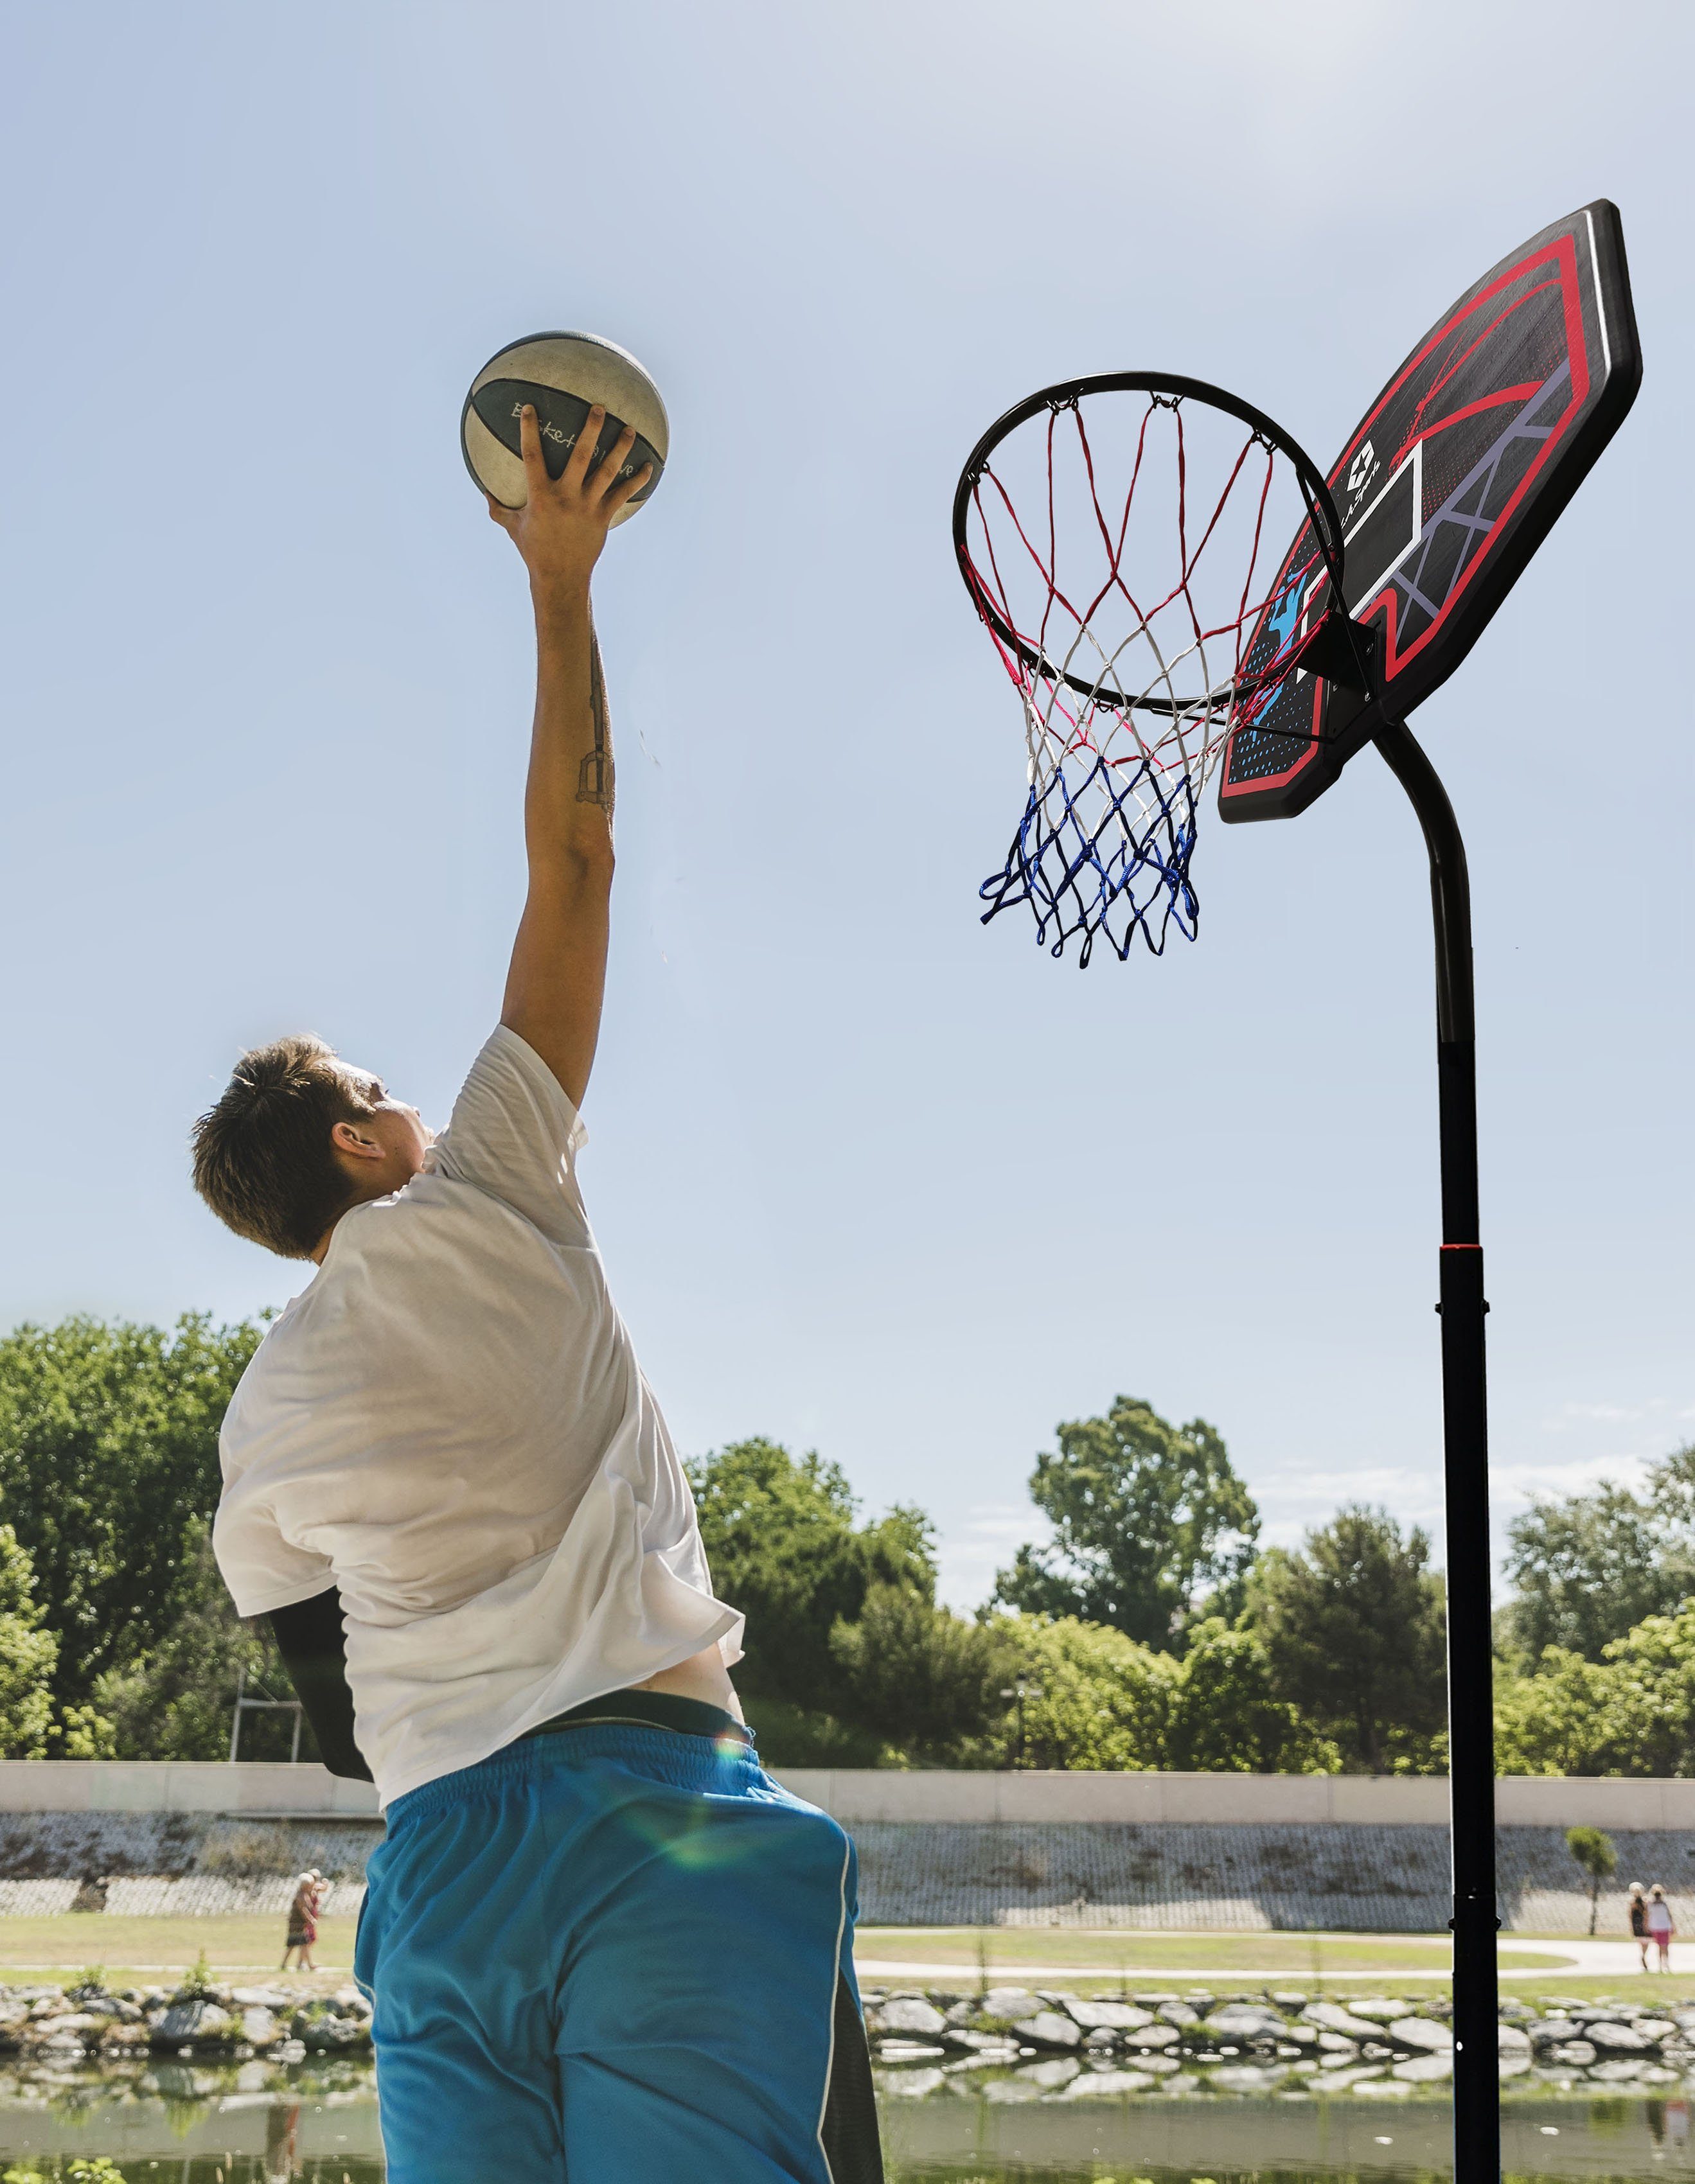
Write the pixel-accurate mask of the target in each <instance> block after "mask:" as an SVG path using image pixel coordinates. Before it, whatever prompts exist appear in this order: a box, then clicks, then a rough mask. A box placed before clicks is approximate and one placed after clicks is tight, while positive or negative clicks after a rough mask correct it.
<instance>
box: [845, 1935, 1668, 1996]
mask: <svg viewBox="0 0 1695 2184" xmlns="http://www.w3.org/2000/svg"><path fill="white" fill-rule="evenodd" d="M1319 1938H1320V1939H1322V1937H1319ZM1349 1938H1350V1939H1351V1940H1363V1939H1366V1938H1368V1937H1367V1936H1349ZM1384 1938H1385V1939H1386V1940H1388V1939H1392V1940H1393V1942H1394V1943H1395V1946H1396V1947H1397V1949H1399V1948H1403V1947H1407V1946H1408V1944H1409V1943H1411V1942H1424V1941H1425V1940H1426V1937H1425V1936H1423V1935H1415V1934H1396V1935H1394V1936H1384ZM1427 1945H1428V1947H1430V1949H1431V1950H1432V1951H1436V1950H1440V1951H1441V1962H1440V1963H1439V1964H1432V1965H1431V1966H1430V1970H1428V1971H1422V1970H1411V1969H1409V1968H1408V1966H1407V1965H1405V1964H1393V1965H1386V1966H1385V1967H1384V1968H1383V1969H1382V1970H1376V1971H1374V1970H1372V1969H1371V1967H1370V1966H1369V1965H1366V1966H1365V1967H1363V1969H1361V1970H1354V1969H1352V1968H1349V1969H1347V1970H1330V1968H1329V1967H1328V1966H1325V1967H1324V1969H1323V1970H1322V1972H1321V1975H1320V1976H1321V1977H1322V1978H1323V1980H1324V1982H1325V1984H1326V1985H1327V1986H1328V1985H1330V1984H1331V1983H1333V1982H1334V1981H1336V1980H1343V1979H1345V1980H1348V1981H1360V1980H1370V1981H1374V1983H1375V1984H1376V1985H1378V1986H1399V1985H1400V1984H1401V1982H1402V1981H1404V1980H1426V1979H1444V1980H1445V1979H1448V1978H1451V1977H1452V1958H1450V1956H1449V1953H1448V1951H1449V1944H1448V1942H1447V1941H1446V1940H1445V1939H1442V1938H1441V1937H1439V1936H1430V1937H1429V1939H1428V1944H1427ZM1515 1949H1516V1950H1518V1951H1519V1952H1523V1953H1535V1954H1536V1955H1537V1956H1539V1957H1558V1958H1560V1959H1561V1962H1560V1963H1559V1964H1558V1965H1548V1964H1540V1965H1536V1964H1532V1965H1529V1966H1525V1965H1521V1964H1514V1962H1513V1955H1514V1950H1515ZM1058 1953H1059V1952H1056V1954H1058ZM1673 1961H1674V1963H1675V1957H1674V1959H1673ZM1499 1963H1500V1976H1501V1977H1502V1978H1503V1980H1510V1979H1540V1980H1548V1979H1554V1978H1557V1977H1558V1975H1559V1973H1560V1972H1562V1971H1566V1972H1573V1973H1580V1974H1581V1975H1583V1976H1584V1977H1586V1978H1589V1979H1620V1978H1623V1977H1625V1975H1631V1974H1636V1973H1639V1972H1640V1971H1641V1970H1642V1966H1641V1964H1639V1963H1638V1962H1637V1959H1636V1945H1635V1943H1634V1942H1601V1941H1593V1942H1592V1941H1590V1940H1589V1939H1588V1938H1587V1937H1586V1936H1584V1937H1583V1938H1581V1939H1579V1938H1576V1937H1571V1938H1568V1937H1566V1936H1564V1935H1562V1936H1561V1937H1560V1938H1559V1940H1558V1941H1556V1942H1546V1941H1544V1942H1532V1941H1523V1942H1510V1941H1504V1940H1503V1942H1502V1943H1501V1953H1500V1959H1499ZM854 1969H855V1970H856V1971H857V1972H858V1974H859V1975H860V1977H861V1979H867V1980H889V1979H900V1980H915V1981H930V1982H933V1983H934V1984H935V1985H937V1986H943V1985H945V1984H946V1982H947V1981H950V1980H957V1979H958V1978H959V1977H960V1976H961V1975H962V1974H966V1973H968V1974H970V1975H973V1977H974V1976H975V1975H976V1973H977V1970H978V1966H977V1964H976V1961H975V1959H974V1958H973V1961H972V1962H971V1963H969V1964H908V1963H906V1962H896V1961H895V1960H894V1959H892V1958H884V1957H861V1956H859V1955H857V1954H856V1956H855V1958H854ZM984 1970H986V1971H987V1973H988V1974H989V1975H990V1977H991V1978H994V1979H997V1980H1006V1981H1009V1982H1010V1981H1018V1982H1021V1983H1026V1984H1027V1983H1028V1982H1029V1981H1031V1980H1038V1979H1079V1978H1087V1977H1090V1976H1093V1977H1096V1978H1098V1979H1102V1980H1117V1979H1119V1978H1124V1979H1144V1980H1147V1981H1167V1982H1168V1981H1172V1980H1190V1981H1194V1982H1195V1983H1196V1985H1197V1986H1199V1985H1208V1986H1216V1985H1218V1984H1219V1983H1220V1982H1222V1981H1226V1980H1230V1981H1241V1980H1252V1981H1257V1982H1258V1983H1260V1984H1261V1985H1264V1986H1271V1985H1273V1984H1274V1983H1275V1984H1278V1985H1283V1986H1287V1985H1289V1984H1290V1983H1291V1981H1292V1982H1293V1983H1294V1984H1296V1985H1297V1986H1298V1985H1299V1984H1300V1983H1301V1981H1302V1979H1303V1978H1305V1979H1307V1980H1309V1981H1310V1979H1311V1978H1312V1974H1311V1973H1310V1971H1304V1970H1302V1967H1300V1966H1299V1965H1296V1964H1289V1965H1285V1966H1284V1967H1282V1968H1281V1969H1280V1970H1266V1969H1264V1968H1263V1967H1260V1968H1257V1969H1256V1968H1248V1969H1244V1970H1241V1971H1232V1970H1230V1969H1229V1966H1228V1965H1225V1964H1207V1965H1205V1966H1201V1967H1190V1966H1187V1965H1183V1964H1123V1965H1120V1964H993V1963H991V1964H988V1965H986V1966H985V1967H984Z"/></svg>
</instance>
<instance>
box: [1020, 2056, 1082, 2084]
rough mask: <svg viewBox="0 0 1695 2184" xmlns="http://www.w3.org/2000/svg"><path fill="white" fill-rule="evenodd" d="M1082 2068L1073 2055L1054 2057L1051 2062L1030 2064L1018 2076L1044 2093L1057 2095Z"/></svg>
mask: <svg viewBox="0 0 1695 2184" xmlns="http://www.w3.org/2000/svg"><path fill="white" fill-rule="evenodd" d="M1082 2068H1083V2065H1082V2064H1080V2063H1079V2061H1078V2060H1077V2058H1076V2057H1075V2056H1074V2055H1056V2056H1055V2057H1054V2058H1053V2059H1052V2060H1051V2062H1046V2063H1032V2064H1029V2067H1028V2068H1027V2069H1025V2070H1020V2071H1019V2073H1018V2075H1019V2076H1020V2077H1021V2078H1028V2079H1029V2081H1030V2083H1031V2084H1032V2085H1033V2086H1040V2087H1041V2089H1042V2091H1043V2092H1045V2093H1057V2092H1059V2091H1060V2090H1061V2089H1062V2087H1066V2086H1068V2085H1069V2084H1070V2083H1071V2081H1072V2080H1073V2078H1074V2077H1076V2076H1077V2075H1078V2073H1079V2071H1080V2070H1082Z"/></svg>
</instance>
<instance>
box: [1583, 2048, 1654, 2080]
mask: <svg viewBox="0 0 1695 2184" xmlns="http://www.w3.org/2000/svg"><path fill="white" fill-rule="evenodd" d="M1647 2068H1648V2065H1647V2064H1646V2063H1644V2062H1642V2060H1641V2059H1639V2058H1638V2057H1636V2056H1634V2055H1620V2056H1615V2057H1614V2058H1613V2059H1611V2060H1610V2061H1608V2062H1605V2063H1597V2064H1594V2065H1593V2066H1592V2069H1591V2070H1590V2072H1589V2075H1590V2077H1591V2078H1592V2079H1598V2080H1599V2081H1600V2082H1601V2083H1602V2084H1603V2086H1622V2085H1624V2084H1625V2083H1626V2082H1627V2081H1629V2080H1630V2079H1631V2078H1639V2077H1641V2075H1642V2072H1643V2071H1644V2070H1646V2069H1647Z"/></svg>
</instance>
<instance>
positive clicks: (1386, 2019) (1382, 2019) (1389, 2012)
mask: <svg viewBox="0 0 1695 2184" xmlns="http://www.w3.org/2000/svg"><path fill="white" fill-rule="evenodd" d="M1348 2008H1349V2009H1351V2010H1352V2012H1353V2014H1354V2015H1355V2016H1356V2017H1363V2018H1368V2019H1369V2020H1370V2021H1371V2022H1372V2023H1373V2024H1374V2025H1392V2024H1393V2023H1394V2021H1395V2020H1396V2019H1397V2017H1406V2016H1408V2014H1410V2013H1411V2010H1412V2008H1413V2005H1412V2003H1408V2002H1391V2001H1389V2000H1386V1998H1385V1997H1383V1996H1382V1995H1374V1996H1370V1997H1368V1998H1367V1999H1366V2000H1365V2001H1364V2002H1355V2001H1353V2000H1352V1998H1350V2000H1349V2003H1348Z"/></svg>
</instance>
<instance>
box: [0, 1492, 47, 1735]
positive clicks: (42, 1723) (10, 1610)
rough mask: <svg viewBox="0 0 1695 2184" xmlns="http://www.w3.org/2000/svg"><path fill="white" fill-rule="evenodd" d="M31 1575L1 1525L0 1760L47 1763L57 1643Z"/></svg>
mask: <svg viewBox="0 0 1695 2184" xmlns="http://www.w3.org/2000/svg"><path fill="white" fill-rule="evenodd" d="M35 1593H36V1576H35V1571H34V1569H33V1568H31V1563H30V1557H29V1555H28V1553H27V1552H26V1551H25V1549H24V1548H22V1547H20V1546H19V1544H18V1537H17V1534H16V1533H15V1532H14V1530H13V1529H12V1527H11V1525H9V1524H0V1758H3V1759H46V1758H50V1757H52V1758H56V1757H58V1756H59V1754H58V1751H57V1749H56V1748H55V1746H54V1742H53V1739H54V1722H53V1691H52V1685H53V1670H54V1668H55V1667H56V1666H57V1664H58V1660H59V1641H58V1640H57V1639H56V1638H55V1637H54V1636H53V1633H52V1631H51V1630H47V1629H46V1628H45V1627H44V1622H45V1617H44V1613H43V1611H42V1608H41V1607H39V1606H38V1605H37V1604H36V1597H35Z"/></svg>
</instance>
